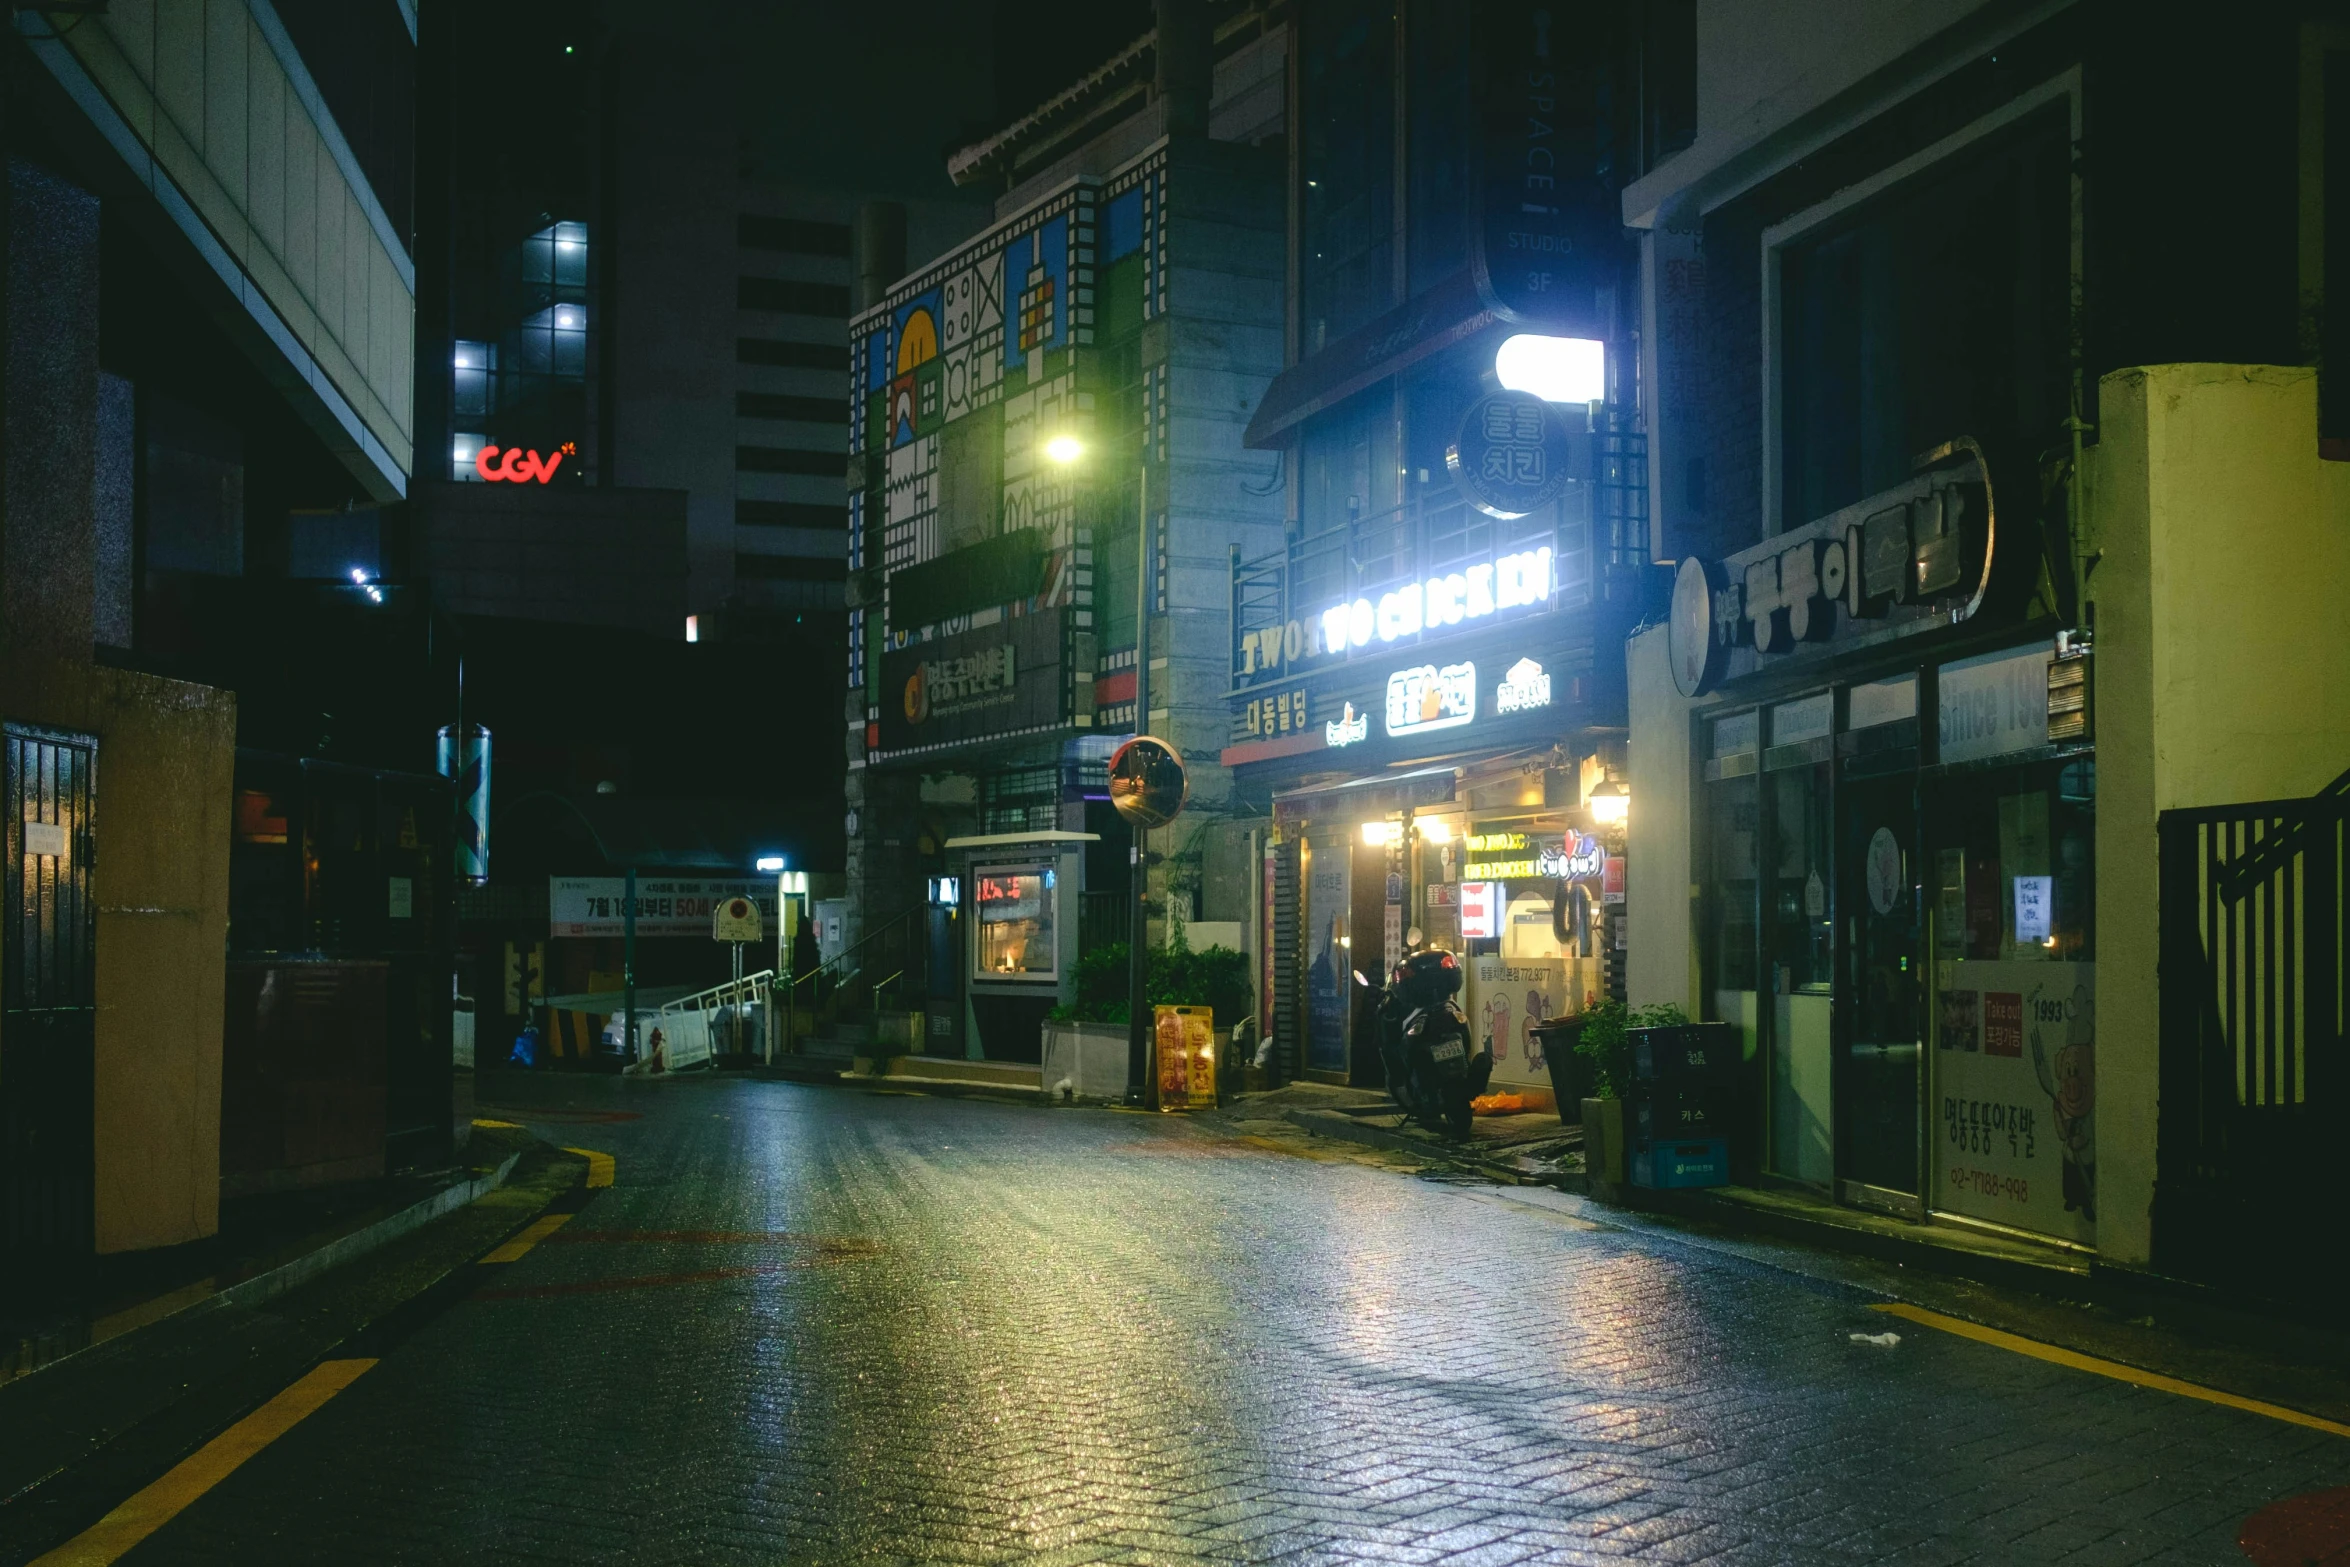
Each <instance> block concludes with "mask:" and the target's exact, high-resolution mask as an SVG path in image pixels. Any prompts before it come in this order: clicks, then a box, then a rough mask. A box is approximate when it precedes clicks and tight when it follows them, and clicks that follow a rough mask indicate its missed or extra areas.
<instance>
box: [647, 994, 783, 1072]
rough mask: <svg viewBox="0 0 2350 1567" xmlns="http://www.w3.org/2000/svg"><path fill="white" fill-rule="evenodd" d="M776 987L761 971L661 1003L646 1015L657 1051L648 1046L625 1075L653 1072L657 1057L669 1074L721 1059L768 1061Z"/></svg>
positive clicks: (771, 1055)
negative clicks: (659, 1043)
mask: <svg viewBox="0 0 2350 1567" xmlns="http://www.w3.org/2000/svg"><path fill="white" fill-rule="evenodd" d="M774 988H775V970H773V969H761V970H760V971H759V972H758V973H756V974H745V975H744V976H743V977H742V978H741V979H730V980H727V981H725V982H724V983H722V984H717V985H712V986H710V987H709V988H708V989H706V990H697V991H695V992H694V993H693V994H692V995H690V996H679V997H677V998H676V999H674V1000H671V1001H665V1002H663V1003H661V1005H660V1007H659V1008H658V1009H656V1010H655V1011H653V1012H651V1013H649V1014H646V1015H645V1016H646V1019H647V1021H649V1022H650V1023H651V1025H652V1028H653V1031H654V1037H656V1038H657V1039H659V1041H660V1042H661V1048H660V1050H659V1051H658V1052H656V1051H654V1050H653V1049H651V1048H649V1046H648V1048H647V1049H645V1050H644V1051H643V1053H642V1054H641V1055H640V1056H639V1058H638V1060H637V1061H636V1063H635V1064H634V1065H633V1066H631V1067H630V1068H629V1069H628V1070H629V1071H631V1072H636V1073H643V1072H649V1071H651V1070H652V1069H653V1065H654V1060H655V1057H656V1055H658V1057H659V1059H660V1064H661V1066H662V1069H663V1070H665V1071H671V1072H675V1071H681V1070H683V1069H684V1068H686V1067H691V1066H703V1065H708V1064H710V1063H711V1062H713V1061H714V1060H715V1058H717V1057H719V1056H748V1055H760V1056H763V1057H764V1058H765V1059H766V1060H768V1061H771V1062H772V1061H773V1060H774V1059H775V1034H774V1029H773V1022H774V1017H775V1009H774V1001H775V996H774ZM689 1019H690V1024H689Z"/></svg>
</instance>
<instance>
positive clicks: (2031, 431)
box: [1777, 108, 2072, 529]
mask: <svg viewBox="0 0 2350 1567" xmlns="http://www.w3.org/2000/svg"><path fill="white" fill-rule="evenodd" d="M2069 137H2070V131H2069V127H2068V121H2067V118H2066V113H2065V110H2063V109H2062V108H2059V109H2056V110H2054V111H2052V112H2050V113H2047V114H2043V115H2040V116H2037V117H2035V118H2034V119H2032V120H2030V121H2027V122H2026V125H2025V128H2023V129H2021V130H2019V131H2018V132H2016V133H2014V134H2012V135H2007V136H2003V137H2001V138H2000V139H1998V140H1996V141H1994V142H1991V143H1988V144H1983V145H1980V146H1979V147H1978V148H1977V149H1975V150H1971V151H1969V152H1967V153H1963V154H1961V155H1959V156H1957V157H1955V158H1952V159H1950V160H1948V161H1947V162H1946V163H1945V164H1944V165H1941V166H1938V167H1937V168H1935V169H1934V170H1932V171H1930V172H1929V173H1927V174H1926V175H1923V176H1921V177H1919V178H1918V179H1916V180H1914V181H1911V182H1910V183H1908V184H1906V185H1903V186H1901V187H1899V188H1897V189H1895V190H1893V191H1892V192H1890V193H1888V194H1886V195H1884V196H1881V197H1878V198H1877V199H1875V200H1873V201H1870V202H1869V203H1868V204H1867V205H1866V206H1864V207H1862V208H1860V209H1859V210H1858V211H1857V212H1855V213H1853V214H1851V215H1850V216H1848V217H1840V218H1837V219H1835V220H1833V221H1832V222H1830V223H1828V224H1826V225H1824V226H1822V227H1820V228H1819V229H1817V230H1816V231H1814V232H1809V233H1806V234H1804V235H1802V236H1801V237H1800V238H1797V239H1795V240H1793V241H1791V242H1789V243H1787V244H1785V245H1784V246H1783V247H1782V248H1781V249H1780V251H1779V267H1780V274H1779V295H1778V313H1779V320H1778V348H1777V352H1778V355H1779V360H1780V363H1779V384H1778V398H1779V404H1778V407H1779V432H1778V438H1779V445H1778V455H1779V474H1778V480H1779V483H1778V496H1777V502H1778V524H1777V525H1778V527H1779V528H1782V529H1783V528H1791V527H1799V526H1801V525H1802V524H1804V523H1806V522H1809V521H1811V520H1812V519H1814V518H1816V517H1819V516H1822V515H1824V514H1825V513H1827V512H1830V511H1833V510H1834V509H1835V508H1837V507H1839V506H1844V505H1849V504H1850V503H1851V502H1853V501H1856V500H1859V499H1860V498H1861V497H1863V496H1865V495H1870V494H1873V493H1875V492H1876V491H1878V490H1881V489H1885V488H1887V487H1889V486H1891V485H1894V484H1897V483H1899V482H1900V481H1902V480H1903V479H1905V478H1907V477H1909V474H1910V472H1911V462H1912V459H1913V458H1915V457H1916V455H1917V454H1918V453H1920V452H1923V451H1927V450H1929V449H1931V448H1932V447H1934V446H1937V445H1939V444H1940V443H1942V442H1944V441H1948V440H1951V439H1952V438H1954V437H1957V436H1962V435H1965V436H1973V437H1974V438H1975V439H1977V440H1979V441H1981V442H1982V443H1983V445H1984V447H1985V448H1986V450H1988V451H1989V452H1990V453H1991V454H1992V456H1993V459H1994V460H1995V461H1996V460H1997V459H1998V457H1999V456H2000V455H2001V454H2002V453H2003V452H2004V453H2010V454H2014V455H2015V456H2020V457H2022V458H2023V459H2024V460H2025V461H2027V462H2028V461H2029V460H2030V459H2031V458H2032V457H2034V456H2036V455H2037V454H2038V453H2039V452H2040V451H2042V450H2044V449H2046V448H2047V447H2049V446H2051V445H2054V444H2055V443H2056V442H2057V440H2058V439H2059V437H2060V435H2061V433H2062V427H2063V421H2064V418H2065V416H2066V413H2067V411H2068V408H2069V406H2070V386H2071V361H2070V357H2069V356H2070V348H2069V342H2070V333H2071V294H2072V286H2071V282H2072V260H2071V257H2072V239H2071V235H2072V220H2071V211H2072V206H2071V203H2072V195H2071V167H2070V164H2071V160H2070V146H2069Z"/></svg>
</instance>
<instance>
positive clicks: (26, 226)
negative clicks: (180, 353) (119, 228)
mask: <svg viewBox="0 0 2350 1567" xmlns="http://www.w3.org/2000/svg"><path fill="white" fill-rule="evenodd" d="M5 245H6V279H7V281H6V291H7V311H8V327H7V363H6V368H5V373H4V377H0V380H4V384H5V388H6V398H7V407H6V418H5V439H6V445H7V451H6V458H5V464H4V467H0V644H4V645H5V647H6V648H8V649H10V650H21V651H24V652H33V651H38V652H39V653H40V654H41V655H42V656H44V657H47V658H63V659H67V660H71V661H74V662H78V663H87V662H88V661H89V659H90V637H91V616H92V608H93V595H94V593H95V582H94V580H93V576H92V572H93V569H94V566H93V556H94V552H95V549H96V539H97V535H96V522H95V510H94V506H93V494H92V484H93V481H94V478H95V475H96V467H95V464H96V461H97V447H96V438H97V435H96V432H97V423H98V198H97V197H95V196H93V195H91V194H90V193H89V192H88V191H85V190H83V189H81V188H80V187H79V186H76V185H74V184H72V183H70V182H68V181H66V180H64V179H61V178H59V177H58V176H57V175H55V174H52V173H50V172H49V171H48V170H46V169H43V168H40V167H38V166H36V165H34V164H30V163H25V162H21V161H18V160H14V159H11V160H10V162H9V165H8V214H7V235H6V239H5Z"/></svg>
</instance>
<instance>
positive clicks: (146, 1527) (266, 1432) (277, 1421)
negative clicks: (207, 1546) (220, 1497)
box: [33, 1360, 375, 1567]
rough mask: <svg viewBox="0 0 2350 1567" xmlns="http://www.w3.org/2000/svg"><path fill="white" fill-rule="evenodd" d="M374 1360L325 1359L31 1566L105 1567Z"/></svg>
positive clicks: (218, 1481)
mask: <svg viewBox="0 0 2350 1567" xmlns="http://www.w3.org/2000/svg"><path fill="white" fill-rule="evenodd" d="M374 1364H375V1362H374V1361H372V1360H328V1361H322V1362H320V1363H319V1364H318V1365H316V1366H314V1367H312V1368H311V1371H310V1373H309V1375H307V1376H305V1377H303V1378H302V1380H301V1381H299V1382H296V1383H295V1384H294V1385H293V1386H292V1387H289V1388H287V1389H286V1390H285V1391H284V1392H282V1393H280V1394H278V1396H277V1397H275V1398H273V1399H271V1400H270V1401H269V1402H268V1403H266V1404H263V1405H262V1406H261V1407H260V1408H259V1409H256V1410H254V1411H253V1412H252V1413H251V1414H249V1415H247V1416H246V1417H245V1418H244V1419H242V1420H240V1421H238V1422H237V1423H236V1424H235V1425H233V1426H230V1427H229V1428H228V1429H227V1430H226V1431H223V1432H221V1433H220V1435H218V1436H216V1437H214V1438H213V1439H212V1440H211V1441H209V1442H207V1443H205V1444H204V1445H203V1446H202V1447H200V1448H198V1449H197V1450H196V1451H195V1452H194V1453H193V1454H191V1455H190V1456H189V1457H187V1458H185V1459H183V1460H181V1461H180V1463H179V1464H178V1465H177V1466H176V1467H174V1468H173V1469H172V1470H171V1472H170V1473H168V1474H166V1475H165V1476H164V1477H163V1478H162V1479H160V1480H158V1481H156V1482H155V1483H154V1484H153V1485H150V1486H148V1487H147V1488H146V1489H145V1490H143V1491H141V1492H140V1493H139V1494H138V1495H136V1496H134V1497H132V1498H131V1499H130V1500H129V1501H127V1502H125V1503H123V1504H122V1505H121V1506H120V1507H117V1508H116V1509H115V1510H114V1511H112V1512H110V1513H108V1514H107V1515H106V1516H105V1517H103V1518H101V1519H99V1520H98V1521H97V1522H96V1523H94V1524H92V1525H90V1527H89V1528H87V1529H85V1530H83V1531H82V1532H81V1533H80V1534H78V1535H75V1536H74V1537H73V1538H72V1539H70V1540H68V1541H66V1542H65V1543H64V1544H63V1545H60V1546H59V1547H57V1549H55V1550H54V1551H51V1552H50V1553H49V1554H48V1555H46V1556H43V1557H39V1558H37V1559H36V1560H35V1561H34V1563H33V1567H107V1564H108V1563H110V1562H113V1561H114V1560H116V1559H117V1558H119V1557H120V1556H121V1555H122V1554H123V1553H124V1552H125V1551H128V1550H129V1549H130V1548H131V1547H132V1546H134V1545H137V1544H138V1543H139V1542H140V1541H141V1540H144V1539H145V1538H147V1536H149V1535H151V1534H153V1533H154V1532H155V1531H156V1530H158V1529H160V1528H162V1527H163V1526H164V1525H165V1524H167V1523H169V1522H171V1520H172V1519H174V1518H176V1517H178V1516H179V1514H180V1512H181V1510H182V1509H184V1508H185V1507H186V1506H187V1505H188V1504H189V1503H190V1502H193V1501H194V1500H195V1499H196V1498H197V1497H199V1496H202V1495H203V1494H204V1493H205V1492H206V1491H209V1490H211V1489H212V1488H213V1487H214V1486H216V1485H218V1484H220V1482H221V1481H223V1480H225V1479H227V1478H228V1477H229V1476H230V1475H231V1474H232V1473H234V1472H235V1471H236V1468H237V1466H238V1465H240V1464H242V1463H243V1462H244V1461H245V1460H246V1459H248V1458H251V1457H252V1456H253V1455H254V1454H255V1453H258V1452H260V1451H261V1450H262V1449H263V1448H265V1447H267V1446H268V1445H269V1444H270V1443H272V1442H274V1441H276V1440H277V1439H278V1438H279V1437H281V1436H284V1435H285V1434H286V1433H287V1432H288V1431H291V1430H292V1429H293V1428H294V1427H295V1426H297V1425H299V1424H300V1423H301V1422H302V1421H303V1419H304V1418H305V1417H307V1416H308V1415H310V1414H311V1413H312V1412H313V1411H315V1410H316V1409H317V1408H318V1407H319V1406H320V1405H321V1404H324V1403H325V1402H326V1401H327V1400H328V1399H330V1398H332V1397H334V1396H335V1395H336V1394H337V1393H340V1392H341V1391H342V1390H343V1389H345V1388H347V1387H349V1386H350V1385H351V1384H352V1383H353V1382H355V1381H357V1380H358V1378H359V1374H360V1373H361V1372H363V1371H365V1370H366V1369H367V1368H368V1367H370V1366H372V1365H374Z"/></svg>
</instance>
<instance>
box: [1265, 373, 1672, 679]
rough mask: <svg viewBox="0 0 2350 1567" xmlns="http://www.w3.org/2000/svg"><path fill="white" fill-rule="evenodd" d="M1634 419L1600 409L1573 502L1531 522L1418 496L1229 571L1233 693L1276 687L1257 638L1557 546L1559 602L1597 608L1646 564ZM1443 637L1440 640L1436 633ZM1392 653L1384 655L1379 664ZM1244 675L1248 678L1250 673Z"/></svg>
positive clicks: (1280, 663) (1644, 447)
mask: <svg viewBox="0 0 2350 1567" xmlns="http://www.w3.org/2000/svg"><path fill="white" fill-rule="evenodd" d="M1638 421H1639V415H1638V412H1637V410H1634V409H1630V408H1617V407H1614V406H1612V405H1611V406H1608V407H1605V408H1599V409H1595V410H1594V421H1593V427H1592V432H1591V435H1590V437H1589V438H1588V439H1589V445H1588V448H1587V450H1588V452H1589V469H1588V472H1587V473H1586V474H1584V475H1583V476H1582V477H1581V478H1580V479H1579V481H1578V482H1577V483H1576V484H1574V485H1572V486H1571V487H1570V488H1569V489H1568V491H1567V493H1566V495H1565V496H1564V497H1563V498H1562V499H1560V500H1559V501H1557V502H1556V503H1554V504H1553V505H1550V506H1545V507H1543V508H1542V509H1541V510H1539V511H1535V512H1530V513H1528V514H1527V515H1525V516H1523V517H1514V518H1507V519H1504V518H1499V517H1493V516H1489V515H1487V514H1486V513H1484V512H1481V511H1478V510H1477V509H1476V508H1474V507H1472V506H1470V505H1469V504H1467V502H1465V501H1463V500H1461V499H1460V498H1459V497H1458V495H1457V494H1456V493H1454V492H1453V490H1452V488H1451V486H1449V485H1446V486H1443V488H1442V491H1441V494H1442V498H1441V499H1436V498H1430V497H1421V498H1415V499H1413V500H1409V501H1407V502H1405V503H1404V504H1403V505H1401V506H1397V507H1393V508H1391V509H1388V510H1385V511H1378V512H1367V513H1362V514H1359V515H1353V516H1349V517H1348V518H1347V519H1346V520H1345V521H1344V522H1341V523H1339V524H1337V525H1336V526H1334V527H1328V528H1324V529H1321V530H1320V531H1318V532H1314V533H1309V534H1301V535H1300V536H1298V537H1296V538H1293V539H1291V540H1290V541H1289V543H1288V544H1287V545H1286V546H1284V547H1283V548H1282V549H1281V550H1280V551H1278V552H1276V553H1274V554H1270V555H1263V556H1259V557H1258V558H1257V559H1255V560H1249V561H1243V560H1239V559H1237V558H1236V559H1235V560H1234V561H1233V563H1232V638H1233V645H1232V649H1231V654H1232V675H1233V680H1234V682H1235V684H1240V683H1245V682H1250V681H1255V680H1260V679H1266V678H1270V677H1271V676H1272V675H1273V674H1276V673H1278V672H1280V671H1281V670H1283V669H1284V668H1285V667H1286V665H1287V662H1288V657H1289V656H1294V655H1295V653H1296V651H1297V650H1296V649H1295V648H1289V649H1286V650H1285V656H1284V657H1282V658H1281V659H1279V660H1274V659H1270V658H1269V657H1267V656H1266V655H1267V654H1268V653H1269V652H1270V649H1269V648H1266V647H1264V646H1263V645H1262V644H1259V645H1258V656H1257V657H1255V658H1254V659H1253V660H1252V658H1251V657H1250V651H1249V650H1250V648H1251V646H1252V641H1251V639H1252V638H1262V637H1264V636H1266V635H1267V634H1268V633H1270V634H1272V635H1274V636H1275V637H1278V636H1279V635H1280V634H1281V633H1283V632H1284V631H1285V630H1286V628H1287V627H1288V626H1289V625H1290V624H1291V623H1292V622H1296V623H1297V624H1298V625H1299V626H1300V627H1301V629H1302V628H1303V627H1304V626H1305V625H1306V623H1307V621H1308V620H1309V618H1310V617H1313V616H1318V615H1320V614H1321V613H1322V611H1324V610H1326V609H1328V608H1330V607H1331V606H1332V605H1334V604H1341V603H1345V602H1347V601H1349V600H1351V599H1354V598H1356V597H1360V596H1363V595H1365V594H1367V593H1371V592H1375V591H1377V590H1381V589H1385V588H1390V587H1393V586H1395V585H1397V584H1399V583H1405V582H1412V581H1423V580H1425V579H1427V578H1429V577H1431V576H1435V575H1439V574H1441V573H1443V572H1446V571H1451V570H1454V569H1456V568H1459V567H1462V566H1464V565H1466V564H1469V563H1473V562H1477V561H1484V560H1491V559H1493V558H1495V557H1496V556H1499V555H1503V554H1506V553H1508V552H1510V551H1513V550H1521V549H1533V548H1538V547H1540V546H1542V545H1546V544H1547V545H1549V546H1550V548H1551V561H1552V565H1551V574H1552V576H1551V581H1552V593H1551V597H1552V600H1553V602H1554V603H1555V604H1557V605H1560V606H1571V605H1576V604H1582V603H1588V602H1590V601H1591V600H1592V599H1593V598H1595V597H1597V596H1598V595H1599V594H1600V593H1601V592H1603V591H1606V589H1605V587H1604V585H1603V579H1611V578H1612V577H1613V576H1614V574H1616V573H1618V572H1620V571H1622V570H1625V569H1629V568H1635V567H1645V566H1646V564H1647V563H1648V560H1649V539H1648V534H1649V520H1648V440H1647V437H1646V436H1645V435H1644V434H1643V433H1642V431H1641V429H1640V426H1639V422H1638ZM1437 634H1439V635H1441V634H1442V633H1441V632H1439V633H1437ZM1391 652H1392V649H1389V648H1386V647H1385V646H1384V645H1383V647H1382V650H1381V656H1382V657H1387V656H1389V655H1390V654H1391ZM1244 671H1245V672H1244Z"/></svg>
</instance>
